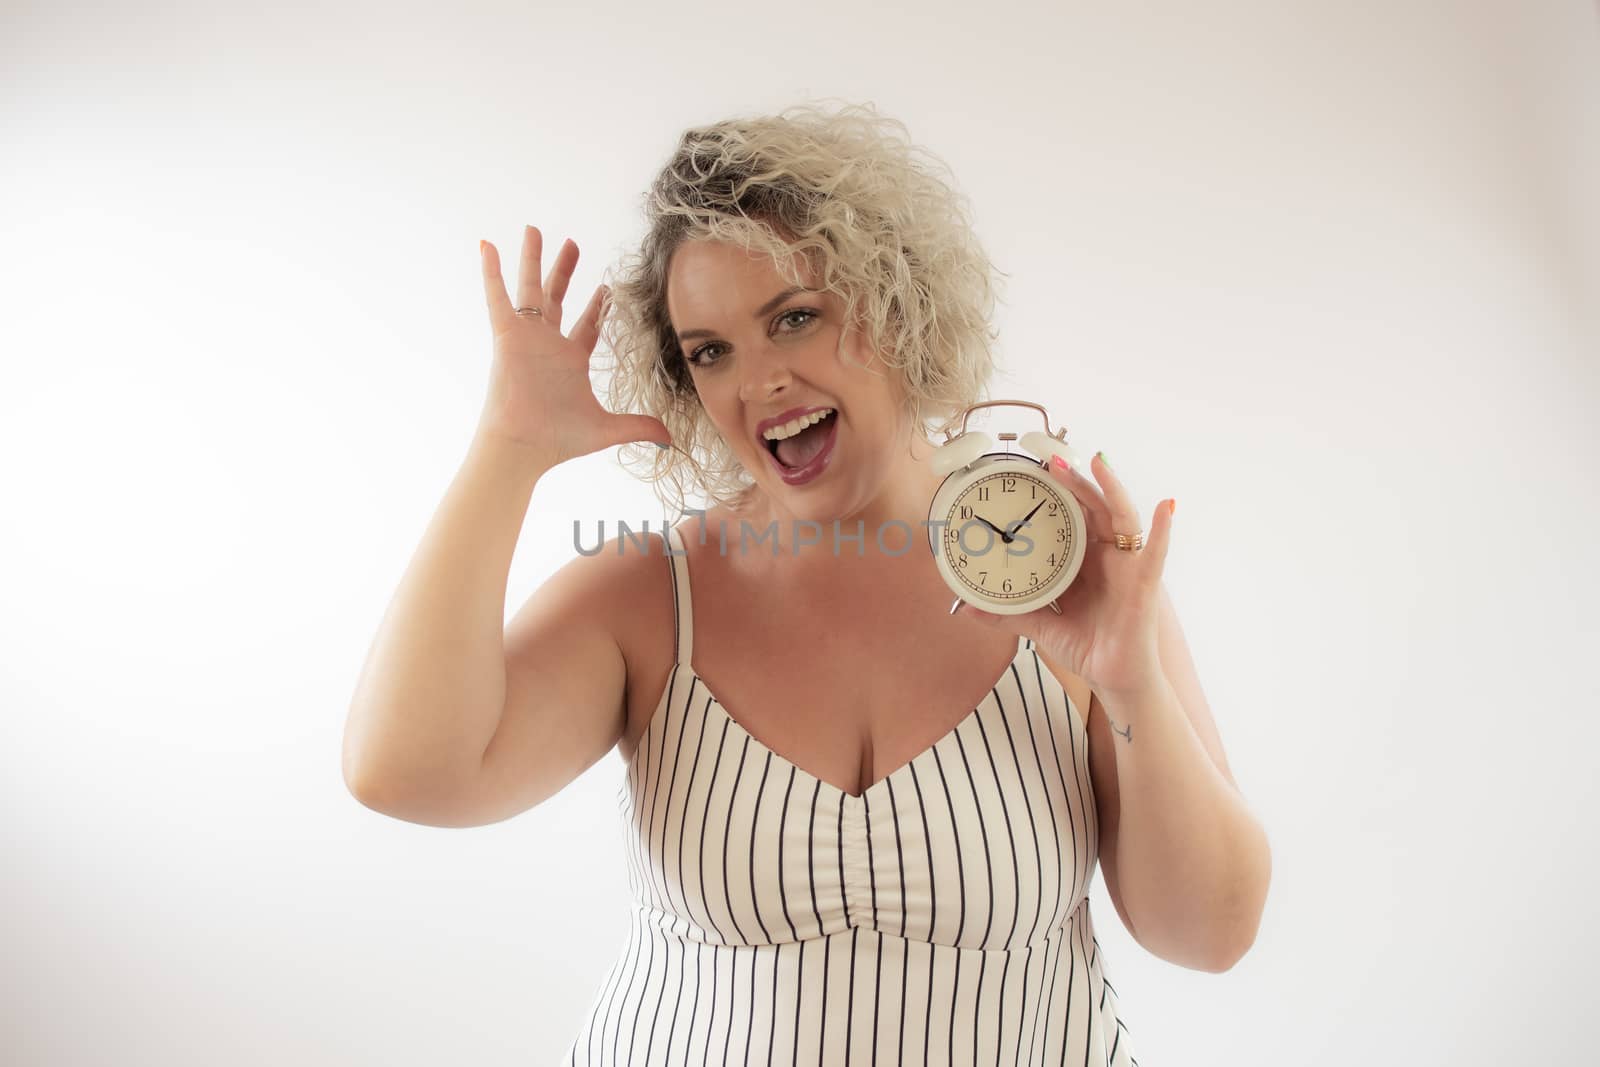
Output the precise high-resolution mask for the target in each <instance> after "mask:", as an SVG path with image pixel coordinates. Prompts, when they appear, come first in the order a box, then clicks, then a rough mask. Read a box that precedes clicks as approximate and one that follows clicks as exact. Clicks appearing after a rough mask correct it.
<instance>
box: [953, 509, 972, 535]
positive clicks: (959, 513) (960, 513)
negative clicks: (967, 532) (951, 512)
mask: <svg viewBox="0 0 1600 1067" xmlns="http://www.w3.org/2000/svg"><path fill="white" fill-rule="evenodd" d="M956 517H957V518H962V519H970V518H972V509H971V508H969V507H967V506H966V505H965V504H963V505H961V506H960V507H959V508H956ZM951 536H952V537H953V536H955V535H954V534H952V535H951Z"/></svg>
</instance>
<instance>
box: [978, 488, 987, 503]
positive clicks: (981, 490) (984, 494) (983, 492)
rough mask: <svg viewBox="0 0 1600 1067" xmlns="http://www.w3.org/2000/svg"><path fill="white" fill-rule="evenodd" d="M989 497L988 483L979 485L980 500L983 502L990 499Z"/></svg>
mask: <svg viewBox="0 0 1600 1067" xmlns="http://www.w3.org/2000/svg"><path fill="white" fill-rule="evenodd" d="M988 499H989V487H988V486H987V485H980V486H978V500H979V501H980V502H981V501H984V500H988Z"/></svg>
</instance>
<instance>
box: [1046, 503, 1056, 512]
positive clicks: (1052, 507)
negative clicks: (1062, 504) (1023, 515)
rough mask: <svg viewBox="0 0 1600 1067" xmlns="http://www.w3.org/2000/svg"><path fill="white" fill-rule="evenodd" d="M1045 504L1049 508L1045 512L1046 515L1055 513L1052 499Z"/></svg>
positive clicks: (1054, 504)
mask: <svg viewBox="0 0 1600 1067" xmlns="http://www.w3.org/2000/svg"><path fill="white" fill-rule="evenodd" d="M1046 506H1047V507H1048V508H1049V509H1050V510H1049V511H1046V512H1045V514H1046V515H1054V514H1055V513H1056V502H1055V501H1054V500H1052V501H1050V503H1049V504H1047V505H1046Z"/></svg>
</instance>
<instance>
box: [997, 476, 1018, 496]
mask: <svg viewBox="0 0 1600 1067" xmlns="http://www.w3.org/2000/svg"><path fill="white" fill-rule="evenodd" d="M1000 491H1001V492H1002V493H1015V492H1016V491H1017V480H1016V479H1015V478H1001V479H1000Z"/></svg>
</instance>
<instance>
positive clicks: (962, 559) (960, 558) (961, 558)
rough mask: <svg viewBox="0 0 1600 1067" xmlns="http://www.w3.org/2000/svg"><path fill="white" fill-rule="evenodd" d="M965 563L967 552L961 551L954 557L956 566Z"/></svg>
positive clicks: (962, 565) (963, 565) (961, 565)
mask: <svg viewBox="0 0 1600 1067" xmlns="http://www.w3.org/2000/svg"><path fill="white" fill-rule="evenodd" d="M966 565H967V554H966V553H965V552H963V553H961V554H960V555H959V556H957V557H956V566H958V567H965V566H966Z"/></svg>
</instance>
